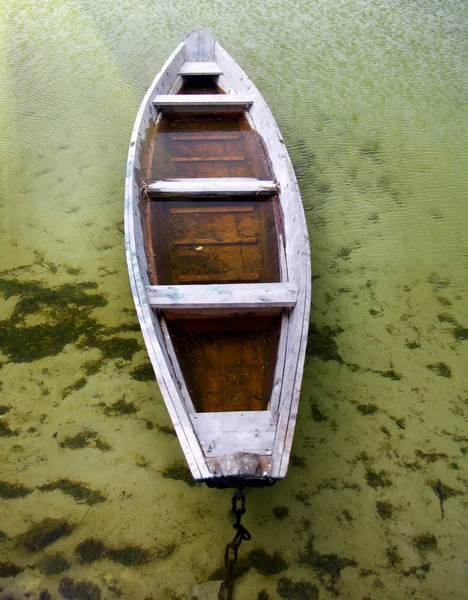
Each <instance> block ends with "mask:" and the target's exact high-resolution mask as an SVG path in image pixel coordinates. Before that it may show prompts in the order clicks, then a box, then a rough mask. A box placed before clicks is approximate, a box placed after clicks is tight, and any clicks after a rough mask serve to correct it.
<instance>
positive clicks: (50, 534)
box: [18, 518, 74, 552]
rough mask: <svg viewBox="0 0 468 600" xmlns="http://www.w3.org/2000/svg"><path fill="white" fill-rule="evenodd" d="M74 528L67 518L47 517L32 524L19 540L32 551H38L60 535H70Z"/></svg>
mask: <svg viewBox="0 0 468 600" xmlns="http://www.w3.org/2000/svg"><path fill="white" fill-rule="evenodd" d="M73 529H74V526H73V525H71V524H70V523H69V522H68V521H67V520H66V519H49V518H46V519H42V521H41V522H40V523H35V524H34V525H32V526H31V527H30V528H29V529H28V530H27V531H26V532H25V533H23V534H22V535H20V536H19V538H18V540H19V541H20V542H21V543H22V544H23V545H24V546H26V548H27V549H28V550H30V551H31V552H37V551H38V550H41V549H42V548H45V547H46V546H48V545H49V544H52V542H55V540H58V539H59V538H60V537H63V536H66V535H70V533H71V532H72V531H73Z"/></svg>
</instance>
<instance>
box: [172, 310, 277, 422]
mask: <svg viewBox="0 0 468 600" xmlns="http://www.w3.org/2000/svg"><path fill="white" fill-rule="evenodd" d="M280 321H281V318H280V317H277V316H276V317H275V316H243V317H234V318H226V317H221V318H217V319H216V318H204V319H185V318H183V319H178V320H171V321H168V328H169V331H170V334H171V337H172V340H173V343H174V348H175V350H176V353H177V356H178V359H179V362H180V365H181V368H182V372H183V374H184V377H185V380H186V382H187V387H188V389H189V392H190V395H191V398H192V401H193V403H194V405H195V407H196V409H197V411H199V412H212V411H228V412H229V411H239V410H265V409H266V408H267V406H268V402H269V398H270V396H271V388H272V376H271V375H272V365H269V362H271V361H272V359H273V362H274V357H275V356H276V349H277V345H278V334H279V327H280Z"/></svg>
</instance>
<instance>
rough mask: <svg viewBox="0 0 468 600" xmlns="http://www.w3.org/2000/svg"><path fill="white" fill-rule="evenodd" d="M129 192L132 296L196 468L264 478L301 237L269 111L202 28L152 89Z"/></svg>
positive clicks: (297, 349) (233, 479)
mask: <svg viewBox="0 0 468 600" xmlns="http://www.w3.org/2000/svg"><path fill="white" fill-rule="evenodd" d="M125 186H126V187H125V245H126V252H127V262H128V269H129V274H130V282H131V286H132V292H133V297H134V300H135V306H136V310H137V313H138V318H139V320H140V324H141V328H142V331H143V336H144V339H145V343H146V347H147V350H148V354H149V357H150V359H151V363H152V365H153V368H154V372H155V374H156V378H157V381H158V383H159V387H160V389H161V393H162V396H163V398H164V401H165V403H166V406H167V409H168V411H169V414H170V417H171V419H172V422H173V424H174V428H175V430H176V433H177V436H178V438H179V442H180V444H181V446H182V449H183V452H184V454H185V457H186V460H187V462H188V465H189V467H190V470H191V472H192V475H193V477H194V478H195V480H197V481H204V482H205V483H207V484H208V485H209V486H212V487H231V486H239V485H240V486H244V487H245V486H262V485H271V484H272V483H274V482H275V481H276V480H278V479H282V478H283V477H284V476H285V475H286V471H287V467H288V462H289V455H290V451H291V444H292V439H293V434H294V427H295V423H296V415H297V409H298V402H299V393H300V386H301V380H302V372H303V365H304V357H305V347H306V341H307V329H308V322H309V305H310V295H311V275H310V256H309V254H310V253H309V243H308V235H307V228H306V222H305V218H304V211H303V207H302V203H301V198H300V194H299V189H298V185H297V182H296V178H295V175H294V171H293V167H292V165H291V161H290V159H289V156H288V153H287V151H286V147H285V145H284V141H283V139H282V137H281V134H280V132H279V130H278V127H277V125H276V123H275V121H274V119H273V116H272V114H271V112H270V110H269V109H268V107H267V105H266V103H265V101H264V100H263V98H262V96H261V95H260V93H259V91H258V90H257V88H256V87H255V86H254V85H253V83H252V82H251V81H250V79H249V78H248V77H247V76H246V75H245V73H244V72H243V71H242V70H241V69H240V67H239V66H238V65H237V64H236V63H235V62H234V60H233V59H232V58H231V57H230V56H229V55H228V54H227V52H226V51H225V50H224V49H223V48H222V47H221V46H220V45H219V43H217V42H216V41H215V39H214V37H213V34H212V33H211V32H210V31H207V30H199V31H193V32H189V33H188V34H187V35H186V37H185V40H184V42H182V43H181V44H180V45H179V46H178V47H177V48H176V50H175V51H174V53H173V54H172V55H171V56H170V57H169V59H168V61H167V62H166V64H165V65H164V66H163V68H162V70H161V72H160V73H159V74H158V75H157V76H156V78H155V80H154V81H153V84H152V85H151V87H150V89H149V90H148V93H147V94H146V96H145V98H144V100H143V102H142V104H141V107H140V110H139V112H138V116H137V119H136V122H135V127H134V130H133V133H132V138H131V143H130V149H129V153H128V162H127V174H126V184H125Z"/></svg>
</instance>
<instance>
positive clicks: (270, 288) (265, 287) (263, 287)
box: [146, 283, 298, 310]
mask: <svg viewBox="0 0 468 600" xmlns="http://www.w3.org/2000/svg"><path fill="white" fill-rule="evenodd" d="M146 293H147V294H148V300H149V303H150V305H151V307H152V308H159V309H164V308H170V309H175V308H178V309H181V310H182V309H184V310H185V309H193V308H262V307H271V306H275V307H282V308H284V307H288V308H291V307H293V306H295V304H296V301H297V294H298V287H297V285H295V284H294V283H247V284H242V283H240V284H224V285H222V284H218V285H216V284H212V285H151V286H147V287H146Z"/></svg>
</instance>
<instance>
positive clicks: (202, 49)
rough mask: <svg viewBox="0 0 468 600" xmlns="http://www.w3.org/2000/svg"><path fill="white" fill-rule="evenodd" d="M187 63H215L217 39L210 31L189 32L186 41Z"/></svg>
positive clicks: (197, 30) (196, 30)
mask: <svg viewBox="0 0 468 600" xmlns="http://www.w3.org/2000/svg"><path fill="white" fill-rule="evenodd" d="M184 46H185V62H213V61H214V59H215V38H214V35H213V32H212V31H210V30H209V29H195V30H193V31H187V32H186V34H185V40H184Z"/></svg>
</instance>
